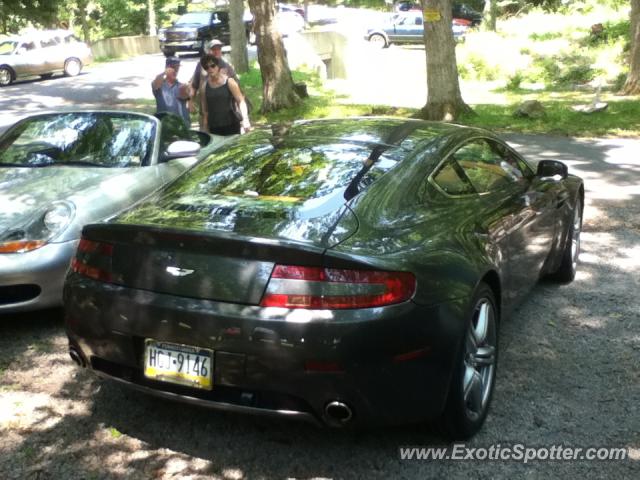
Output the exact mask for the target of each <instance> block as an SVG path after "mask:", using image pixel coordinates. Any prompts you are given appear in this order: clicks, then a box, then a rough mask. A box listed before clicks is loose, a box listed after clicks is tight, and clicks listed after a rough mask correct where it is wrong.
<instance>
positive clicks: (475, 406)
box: [462, 298, 497, 421]
mask: <svg viewBox="0 0 640 480" xmlns="http://www.w3.org/2000/svg"><path fill="white" fill-rule="evenodd" d="M496 343H497V335H496V319H495V312H494V307H493V304H492V303H491V301H490V300H489V299H487V298H481V299H479V300H478V303H477V304H476V307H475V309H474V312H473V318H472V320H471V323H470V325H469V330H468V332H467V338H466V342H465V350H466V351H465V356H464V374H463V377H462V382H463V395H464V405H465V413H466V415H467V416H468V417H469V419H470V420H472V421H475V420H477V419H478V418H480V417H481V416H482V415H483V414H484V411H485V410H486V408H487V405H488V403H489V399H490V397H491V390H492V388H493V382H494V379H495V371H496Z"/></svg>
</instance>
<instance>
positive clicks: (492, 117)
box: [459, 91, 640, 137]
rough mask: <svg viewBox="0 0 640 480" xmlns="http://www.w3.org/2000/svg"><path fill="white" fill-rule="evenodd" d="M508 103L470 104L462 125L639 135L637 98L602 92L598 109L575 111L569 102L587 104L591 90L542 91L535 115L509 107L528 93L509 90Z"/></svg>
mask: <svg viewBox="0 0 640 480" xmlns="http://www.w3.org/2000/svg"><path fill="white" fill-rule="evenodd" d="M510 98H511V99H512V100H513V103H512V104H510V105H489V104H481V105H473V106H472V107H473V109H474V112H475V115H466V116H464V117H463V118H461V119H459V123H463V124H465V125H473V126H480V127H484V128H488V129H490V130H495V131H510V132H522V133H547V134H554V135H564V136H572V137H640V101H638V100H637V99H621V98H616V97H614V96H612V95H611V96H607V95H603V96H602V99H601V100H603V101H606V102H607V103H608V104H609V106H608V107H607V109H606V110H604V111H602V112H596V113H591V114H585V113H579V112H576V111H574V110H572V109H571V107H572V106H575V105H581V104H590V103H591V102H592V100H593V94H592V93H589V94H585V93H583V94H579V93H575V92H553V91H551V92H545V93H543V94H541V95H539V96H538V98H537V100H539V101H541V103H542V105H543V106H544V108H545V115H544V116H543V117H542V118H539V119H528V118H516V117H514V116H513V111H514V110H515V109H516V107H517V105H519V104H520V103H521V102H522V101H524V100H527V99H530V95H528V94H511V95H510Z"/></svg>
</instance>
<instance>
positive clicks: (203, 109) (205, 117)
mask: <svg viewBox="0 0 640 480" xmlns="http://www.w3.org/2000/svg"><path fill="white" fill-rule="evenodd" d="M202 80H204V81H201V82H200V89H199V90H198V93H196V96H198V97H199V99H200V130H202V131H203V132H207V133H210V132H209V109H208V108H207V92H206V90H207V88H206V87H207V81H206V79H204V78H203V79H202Z"/></svg>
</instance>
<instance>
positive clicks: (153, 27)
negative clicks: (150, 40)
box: [147, 0, 158, 37]
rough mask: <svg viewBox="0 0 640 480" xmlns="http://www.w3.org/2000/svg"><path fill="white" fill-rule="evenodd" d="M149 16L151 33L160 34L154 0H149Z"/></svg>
mask: <svg viewBox="0 0 640 480" xmlns="http://www.w3.org/2000/svg"><path fill="white" fill-rule="evenodd" d="M147 18H148V20H149V29H148V30H149V35H151V36H152V37H155V36H156V35H157V34H158V29H157V28H156V6H155V2H154V0H147Z"/></svg>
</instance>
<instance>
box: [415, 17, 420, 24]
mask: <svg viewBox="0 0 640 480" xmlns="http://www.w3.org/2000/svg"><path fill="white" fill-rule="evenodd" d="M415 23H416V25H422V17H416V21H415Z"/></svg>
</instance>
